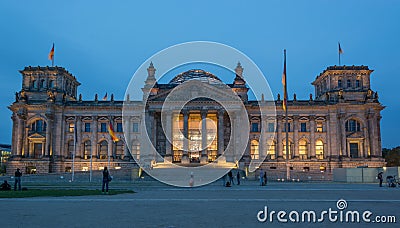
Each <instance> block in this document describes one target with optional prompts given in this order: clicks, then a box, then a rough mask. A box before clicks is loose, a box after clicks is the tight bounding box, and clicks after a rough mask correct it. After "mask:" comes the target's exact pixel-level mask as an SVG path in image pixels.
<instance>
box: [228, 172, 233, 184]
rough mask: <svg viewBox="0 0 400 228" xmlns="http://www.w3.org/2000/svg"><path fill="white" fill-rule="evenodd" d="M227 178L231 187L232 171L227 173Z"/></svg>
mask: <svg viewBox="0 0 400 228" xmlns="http://www.w3.org/2000/svg"><path fill="white" fill-rule="evenodd" d="M228 177H229V183H230V184H231V185H233V184H234V183H233V174H232V170H231V171H229V173H228Z"/></svg>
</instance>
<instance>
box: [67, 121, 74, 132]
mask: <svg viewBox="0 0 400 228" xmlns="http://www.w3.org/2000/svg"><path fill="white" fill-rule="evenodd" d="M74 129H75V124H74V123H69V124H68V132H71V133H72V132H74Z"/></svg>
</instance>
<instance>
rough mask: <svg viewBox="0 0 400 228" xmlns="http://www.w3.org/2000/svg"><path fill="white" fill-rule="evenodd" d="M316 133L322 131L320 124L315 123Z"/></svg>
mask: <svg viewBox="0 0 400 228" xmlns="http://www.w3.org/2000/svg"><path fill="white" fill-rule="evenodd" d="M316 131H317V132H322V131H323V130H322V123H317V129H316Z"/></svg>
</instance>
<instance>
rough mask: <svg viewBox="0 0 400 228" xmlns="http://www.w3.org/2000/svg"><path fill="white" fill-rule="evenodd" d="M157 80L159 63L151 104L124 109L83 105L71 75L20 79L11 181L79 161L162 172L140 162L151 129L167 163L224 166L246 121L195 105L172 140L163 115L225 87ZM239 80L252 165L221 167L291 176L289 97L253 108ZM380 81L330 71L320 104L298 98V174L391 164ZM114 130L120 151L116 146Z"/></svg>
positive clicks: (32, 70) (360, 71) (318, 82)
mask: <svg viewBox="0 0 400 228" xmlns="http://www.w3.org/2000/svg"><path fill="white" fill-rule="evenodd" d="M155 71H156V70H155V68H154V66H153V65H152V64H151V65H150V66H149V68H148V77H147V80H146V82H145V85H144V87H143V89H142V90H143V97H144V99H145V98H146V102H144V101H140V100H137V101H131V100H129V96H127V97H126V99H125V102H124V101H115V100H114V98H113V95H111V99H104V100H103V99H101V100H99V99H98V97H97V95H96V96H95V98H94V100H91V101H83V100H82V96H81V95H79V96H77V88H78V86H79V85H80V83H79V82H78V81H77V79H76V78H75V77H74V76H73V75H72V74H71V73H69V72H68V71H67V70H65V69H64V68H62V67H25V69H24V70H22V71H20V72H21V74H22V77H23V79H22V89H21V91H20V92H17V93H16V95H15V96H16V97H15V102H14V103H13V104H12V105H11V106H10V107H9V108H10V110H11V111H12V112H13V114H12V117H11V118H12V121H13V128H12V149H11V150H12V157H11V159H10V161H9V162H8V167H7V172H9V173H10V174H11V173H12V172H13V171H14V170H15V169H16V168H17V167H19V168H21V169H22V170H23V171H24V172H26V173H32V172H36V173H53V172H56V173H57V172H69V171H71V169H72V160H74V164H75V165H74V169H75V170H76V171H87V170H88V169H90V167H92V168H93V169H94V170H98V169H101V167H104V166H110V167H111V168H117V169H119V168H121V169H130V168H133V167H135V166H137V165H136V162H135V160H134V159H133V158H136V159H139V160H141V159H149V160H150V163H151V166H154V167H156V166H157V165H158V167H162V164H163V163H164V161H162V160H160V159H156V158H148V157H144V156H142V157H141V151H142V154H143V151H144V150H145V151H147V150H149V149H150V148H148V147H146V146H144V145H143V144H142V141H141V140H142V139H141V138H142V135H143V130H145V131H146V132H147V134H148V135H149V138H150V141H151V144H152V145H153V147H154V148H155V150H156V151H157V152H158V153H159V154H160V155H161V156H162V157H163V159H165V161H166V162H172V163H176V164H179V165H183V166H185V165H189V166H196V165H201V164H206V163H210V162H214V161H216V160H217V159H218V158H221V156H222V155H223V152H224V150H225V149H226V148H227V147H228V144H229V139H230V136H231V135H232V136H235V131H237V130H238V129H239V128H240V126H239V124H238V123H240V120H238V119H237V118H235V117H231V116H229V115H228V114H227V112H226V111H225V110H224V109H223V108H222V107H221V105H219V104H218V103H217V102H215V101H212V100H207V99H206V100H202V99H199V100H192V101H190V102H189V103H188V104H187V105H186V106H185V107H184V108H183V109H182V110H181V111H180V112H178V113H176V112H169V113H167V115H166V118H167V121H166V131H165V132H164V131H163V130H162V126H161V122H162V121H161V107H162V104H163V102H164V100H165V97H166V96H167V95H168V93H169V91H171V90H172V89H173V88H175V87H176V86H178V85H180V84H182V83H184V82H185V81H188V80H200V81H204V82H205V83H207V84H209V85H210V86H212V84H213V82H214V81H215V82H217V81H220V79H219V78H218V77H217V76H215V75H213V74H211V73H208V72H205V71H202V70H190V71H187V72H184V73H182V74H179V75H177V76H176V77H175V78H174V79H172V80H171V81H170V83H167V84H159V83H155V80H156V79H155ZM235 71H236V77H235V78H234V80H233V83H232V84H227V85H228V86H229V87H230V88H231V89H232V91H234V92H235V93H236V94H237V95H239V96H240V98H241V100H242V101H243V104H244V106H245V107H246V111H247V113H248V117H249V121H250V132H249V142H248V145H247V148H246V151H245V153H244V155H243V156H241V157H238V156H235V154H233V155H232V156H226V157H225V158H224V159H223V163H225V164H222V163H220V161H221V159H219V162H218V164H220V165H226V163H227V164H232V167H234V166H239V168H243V169H245V168H246V167H247V166H248V165H249V163H250V162H251V160H260V159H262V161H261V163H262V164H261V167H262V168H264V169H268V170H270V171H274V170H276V171H282V170H286V152H285V151H286V134H285V129H286V127H285V118H284V117H285V115H284V111H283V110H282V101H281V100H280V96H279V95H278V98H277V100H274V101H264V100H261V101H255V100H249V98H248V88H247V87H246V82H245V77H244V76H243V68H242V67H241V66H240V64H239V65H238V66H237V67H236V69H235ZM371 73H372V70H369V68H368V67H367V66H332V67H328V68H327V69H326V70H324V72H322V73H321V74H320V75H319V76H317V77H316V79H315V81H314V82H313V83H312V84H313V85H314V87H315V94H316V95H315V99H313V96H312V94H310V98H309V99H308V100H297V98H296V95H294V97H293V100H289V101H288V111H289V118H288V126H287V129H288V135H289V151H290V152H289V162H290V166H291V169H293V170H294V171H299V172H304V171H310V172H312V171H317V172H319V171H328V172H330V171H331V170H332V169H333V168H336V167H340V168H342V167H343V168H344V167H358V166H368V167H381V166H383V165H384V160H383V159H382V154H381V134H380V119H381V115H380V111H381V110H382V109H383V108H384V107H383V106H382V105H381V104H380V103H379V101H378V94H377V93H376V92H374V91H372V90H371V87H370V74H371ZM210 88H211V89H212V87H210ZM147 98H148V99H147ZM124 103H125V104H126V105H127V107H128V108H129V109H130V110H131V111H132V113H133V114H132V115H130V116H129V118H122V109H123V105H124ZM274 105H275V107H276V115H271V116H261V113H262V112H261V111H260V109H263V108H265V109H269V108H271V107H273V106H274ZM144 107H146V108H145V110H146V111H145V113H142V112H141V110H142V109H144ZM265 113H270V112H265ZM205 118H207V119H209V120H211V122H214V123H215V124H214V125H212V126H211V125H208V122H207V121H202V120H204V119H205ZM144 120H146V121H144ZM123 122H124V124H122V123H123ZM144 122H145V124H144ZM110 124H111V125H112V126H113V128H114V131H115V133H116V136H117V137H118V138H119V141H118V142H113V140H112V139H111V138H110V135H109V132H108V130H107V128H108V126H109V125H110ZM194 124H197V125H198V124H200V125H201V131H200V132H207V134H213V138H212V137H211V139H209V138H208V137H204V135H202V134H201V133H199V132H197V131H196V130H195V129H194V128H193V127H192V126H193V125H194ZM143 128H145V129H143ZM123 130H125V135H124V134H123ZM178 130H179V131H182V134H183V136H184V138H191V139H193V140H191V141H189V142H187V141H184V140H182V141H180V140H181V139H180V138H179V137H177V136H179V134H177V133H176V131H178ZM166 134H168V135H169V137H168V136H167V135H166ZM207 136H208V135H207ZM167 138H170V139H172V140H173V143H171V142H170V141H169V140H168V139H167ZM127 143H129V144H130V146H129V148H128V146H127ZM196 148H201V149H197V150H196ZM264 158H265V159H264Z"/></svg>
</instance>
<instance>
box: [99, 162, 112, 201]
mask: <svg viewBox="0 0 400 228" xmlns="http://www.w3.org/2000/svg"><path fill="white" fill-rule="evenodd" d="M110 181H111V176H110V173H109V172H108V169H107V166H105V167H104V170H103V184H102V186H101V192H102V193H104V187H106V194H108V183H109V182H110Z"/></svg>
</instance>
